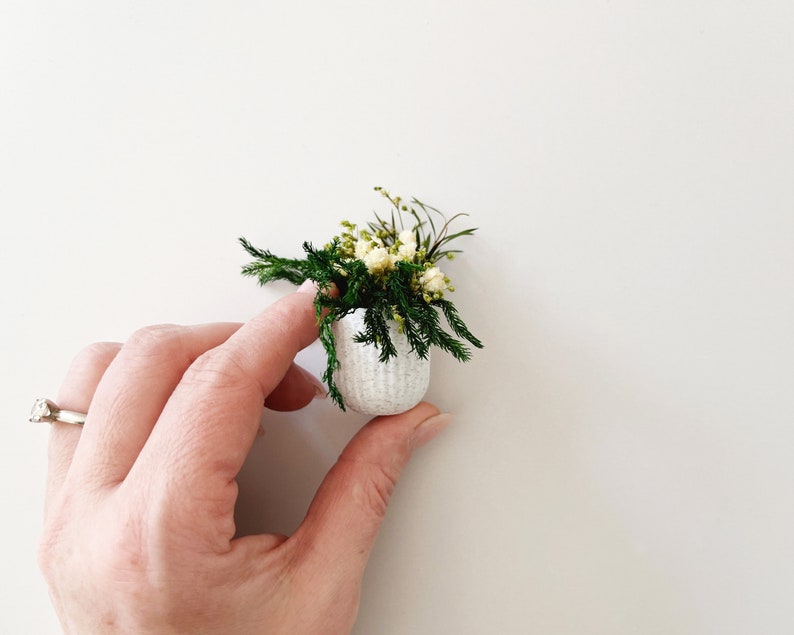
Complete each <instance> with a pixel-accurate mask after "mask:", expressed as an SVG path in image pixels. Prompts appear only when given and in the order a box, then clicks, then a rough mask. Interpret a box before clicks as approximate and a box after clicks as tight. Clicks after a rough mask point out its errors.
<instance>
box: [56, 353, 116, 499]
mask: <svg viewBox="0 0 794 635" xmlns="http://www.w3.org/2000/svg"><path fill="white" fill-rule="evenodd" d="M119 350H121V344H119V343H117V342H99V343H97V344H92V345H90V346H87V347H86V348H84V349H83V350H82V351H81V352H80V353H79V354H78V355H77V356H76V357H75V358H74V361H73V362H72V365H71V366H70V368H69V372H68V373H67V374H66V378H65V379H64V381H63V384H61V388H60V390H59V391H58V400H57V403H58V406H59V407H61V408H64V409H65V410H76V411H77V412H88V408H89V406H90V405H91V401H92V399H93V398H94V393H95V392H96V388H97V386H98V385H99V381H100V379H102V376H103V375H104V374H105V371H106V370H107V369H108V366H110V363H111V362H112V361H113V360H114V359H115V358H116V355H117V354H118V352H119ZM50 425H51V428H50V440H49V450H48V462H49V469H48V470H47V495H46V503H45V505H46V507H45V508H49V506H50V504H51V502H52V500H53V499H54V498H55V496H57V494H58V492H59V491H60V489H61V486H62V485H63V482H64V480H65V479H66V474H67V472H68V471H69V467H70V466H71V464H72V457H73V456H74V452H75V449H76V448H77V444H78V442H79V441H80V435H81V431H82V426H79V425H74V424H70V423H61V422H59V421H55V422H53V423H52V424H50Z"/></svg>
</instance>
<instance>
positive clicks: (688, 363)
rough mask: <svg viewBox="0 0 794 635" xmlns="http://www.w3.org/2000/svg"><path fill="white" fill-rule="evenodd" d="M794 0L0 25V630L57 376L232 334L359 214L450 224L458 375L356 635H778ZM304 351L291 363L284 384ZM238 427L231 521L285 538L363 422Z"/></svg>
mask: <svg viewBox="0 0 794 635" xmlns="http://www.w3.org/2000/svg"><path fill="white" fill-rule="evenodd" d="M793 7H794V5H792V3H790V2H787V1H781V2H772V1H769V2H761V3H759V2H736V1H734V2H691V1H686V2H684V1H673V2H664V3H661V2H656V3H652V2H627V1H624V0H620V1H617V0H613V1H611V2H610V1H599V2H583V1H578V2H574V1H571V2H551V1H547V2H528V1H526V0H524V1H520V2H519V1H517V2H507V1H495V2H475V1H457V2H452V1H449V2H444V1H433V0H431V1H427V0H425V1H422V2H418V1H412V0H409V1H402V2H380V1H375V2H373V1H369V2H364V1H347V2H318V1H312V2H295V3H288V2H279V3H265V2H261V3H259V2H235V3H231V2H225V3H220V2H217V3H216V2H206V1H193V2H181V1H180V2H160V1H158V2H153V1H141V2H106V1H99V0H95V1H86V0H82V1H77V2H71V3H55V2H31V1H30V0H5V1H4V2H3V3H2V4H1V5H0V214H2V229H1V230H0V241H1V243H2V249H0V276H2V278H1V279H0V285H1V286H0V290H1V291H0V294H1V297H2V300H0V301H1V302H2V320H3V322H2V326H3V329H2V332H3V335H2V344H1V345H2V350H1V352H2V368H1V369H0V372H1V373H2V374H1V375H0V391H2V393H1V394H2V404H0V406H2V413H3V417H4V424H5V427H4V430H5V432H4V435H3V443H2V445H0V488H2V490H1V492H2V500H3V517H2V528H1V529H0V537H2V551H1V557H2V561H1V562H0V570H2V575H1V576H0V605H1V606H0V632H2V633H15V634H16V633H51V632H57V622H56V619H55V617H54V614H53V612H52V609H51V608H50V605H49V601H48V598H47V592H46V589H45V586H44V584H43V582H42V581H41V579H40V576H39V574H38V571H37V568H36V565H35V556H34V552H35V543H36V540H37V536H38V532H39V530H40V526H41V520H40V513H41V507H42V501H43V486H44V475H45V468H46V442H47V431H46V426H45V427H36V426H34V425H33V424H27V423H26V413H27V411H28V408H29V405H30V403H31V402H32V401H33V398H34V397H36V396H39V395H44V396H53V395H54V394H55V393H56V392H57V389H58V385H59V382H60V379H61V377H62V376H63V374H64V372H65V371H66V368H67V367H68V364H69V361H70V359H71V357H72V356H73V354H74V353H75V352H76V351H77V350H79V349H80V348H81V347H82V346H83V345H84V344H87V343H89V342H91V341H95V340H103V339H105V340H106V339H110V340H123V339H124V338H126V337H127V336H128V335H129V334H130V333H131V332H132V331H133V330H134V329H135V328H136V327H138V326H141V325H144V324H148V323H158V322H184V323H195V322H204V321H211V320H244V319H246V318H247V317H248V316H251V315H252V314H254V313H255V312H256V311H257V310H259V309H260V308H262V307H264V306H266V305H267V304H269V303H270V302H272V301H273V300H275V299H276V298H277V297H279V296H280V295H282V294H283V293H286V292H287V291H288V288H287V287H286V286H278V285H277V286H275V287H273V288H271V289H269V290H264V291H263V290H260V289H258V288H257V287H256V286H255V284H254V283H253V282H252V281H250V280H246V279H243V278H242V277H241V276H239V274H238V270H239V266H240V265H241V264H242V263H243V262H245V261H246V258H245V254H244V253H243V252H242V250H241V249H240V248H239V246H238V245H237V243H236V239H237V237H238V236H240V235H245V236H247V237H249V238H250V239H251V240H252V241H253V242H255V243H256V244H259V245H260V246H263V247H270V248H271V249H273V250H274V251H275V252H277V253H282V254H285V255H290V254H294V255H298V254H299V252H300V250H299V246H300V244H301V242H302V241H304V240H313V241H316V242H323V241H325V240H326V239H327V238H329V237H330V236H331V235H333V234H334V233H335V232H336V230H337V222H338V220H340V219H342V218H349V219H351V220H354V221H366V220H369V218H370V214H371V211H372V210H373V209H377V208H379V206H380V205H381V200H380V199H379V198H378V197H377V196H376V195H375V194H374V193H373V192H372V190H371V188H372V186H374V185H385V186H388V187H389V188H390V189H392V190H393V191H394V192H395V193H401V194H403V195H404V196H410V195H416V196H418V197H420V198H423V199H425V200H427V201H428V202H430V203H432V204H435V205H436V206H438V207H440V208H441V209H443V210H446V211H449V212H455V211H467V212H469V213H470V214H471V220H472V223H473V224H475V225H478V226H479V228H480V229H479V231H478V233H477V237H476V238H473V239H467V242H466V244H465V245H461V246H463V247H464V248H465V250H466V253H465V254H464V256H463V257H462V258H460V259H458V260H456V261H455V262H454V263H453V264H452V265H450V267H449V274H450V276H451V277H452V278H453V281H454V283H455V285H456V287H457V289H458V290H457V292H456V294H455V296H454V297H455V300H456V302H457V304H458V307H459V309H460V310H461V313H462V315H463V317H464V318H465V319H466V321H467V323H468V324H469V326H470V327H471V328H472V330H473V331H474V332H475V333H476V334H478V335H480V336H481V337H482V339H483V340H484V341H485V343H486V346H487V347H486V349H485V350H484V351H482V352H480V353H478V354H477V355H476V356H475V359H474V361H473V362H472V363H471V364H469V365H465V366H464V365H459V364H457V363H456V362H454V361H452V360H450V359H448V358H444V357H443V356H442V355H437V356H436V359H435V361H434V370H433V379H432V387H431V390H430V394H429V398H431V399H432V400H434V401H435V402H437V403H438V404H439V405H440V406H441V407H442V409H444V410H449V411H452V412H454V413H457V417H456V419H455V421H454V422H453V425H452V426H451V427H450V428H449V429H448V430H447V431H446V432H445V433H444V435H443V436H441V437H439V438H438V439H437V440H436V441H434V442H433V443H432V444H431V445H429V446H427V447H426V448H423V449H422V450H421V452H419V453H418V454H417V455H416V456H415V458H414V461H413V462H412V463H411V465H410V466H409V469H408V471H407V472H406V474H405V476H404V478H403V480H402V481H401V483H400V486H399V488H398V490H397V492H396V495H395V498H394V500H393V504H392V506H391V508H390V510H389V515H388V518H387V521H386V523H385V525H384V528H383V531H382V533H381V535H380V538H379V541H378V544H377V546H376V550H375V552H374V554H373V557H372V560H371V562H370V566H369V569H368V571H367V575H366V579H365V588H364V594H363V604H362V609H361V614H360V619H359V622H358V625H357V627H356V629H355V633H357V634H358V635H370V634H374V635H404V634H408V633H410V634H421V635H429V634H437V633H443V634H447V633H450V634H452V633H455V634H479V633H510V634H524V633H544V634H545V633H553V634H557V633H560V634H562V633H576V634H579V633H587V634H589V633H604V634H606V633H609V634H623V633H625V634H634V633H644V634H648V633H676V634H681V633H708V634H711V633H714V634H720V635H723V634H726V633H727V634H732V633H736V634H740V633H741V634H745V633H765V634H776V633H791V632H793V631H794V616H793V614H792V611H791V595H792V590H794V545H793V542H792V536H794V504H793V503H792V501H793V500H794V498H793V496H792V489H793V488H794V465H793V464H792V459H791V455H792V448H794V390H792V384H793V383H794V364H793V363H792V357H793V356H794V329H793V328H792V325H793V324H794V255H793V254H794V251H793V249H792V248H794V44H793V43H792V42H793V41H794V40H793V36H794V33H793V31H794V8H793ZM320 352H321V351H319V350H317V348H316V347H315V348H312V349H310V350H308V351H306V352H305V353H304V354H302V357H301V359H302V360H303V362H304V363H305V364H307V365H308V366H309V367H310V368H312V369H313V370H315V371H317V370H319V369H320V367H321V365H322V361H323V360H322V356H321V354H320ZM363 420H364V419H363V417H360V416H357V415H340V414H338V413H337V412H336V411H335V410H334V408H333V406H332V405H331V404H330V403H315V404H313V405H312V406H310V407H309V408H308V409H307V410H306V411H305V413H302V414H300V415H292V416H283V415H282V416H269V417H268V419H267V422H266V426H267V428H268V435H267V436H266V437H265V438H264V439H260V440H257V442H256V444H255V446H254V449H253V452H252V456H251V457H250V460H249V462H248V464H247V465H246V467H245V470H244V473H243V474H242V476H241V480H242V505H243V508H244V509H243V514H242V515H243V521H242V522H243V524H244V525H245V526H246V527H247V528H248V529H256V528H261V529H270V530H276V531H290V530H291V529H292V528H294V527H295V525H296V524H297V523H298V522H299V520H300V518H301V515H302V514H303V512H304V511H305V508H306V506H307V504H308V501H309V499H310V497H311V494H312V493H313V491H314V488H315V487H316V485H317V483H318V482H319V479H320V478H321V476H322V474H323V473H324V472H325V470H326V469H327V468H328V466H329V465H330V464H331V463H332V461H333V460H334V458H335V457H336V455H337V454H338V452H339V451H340V449H341V448H342V447H343V445H344V443H345V441H346V440H347V439H348V438H349V437H350V436H351V435H352V434H353V432H354V431H355V430H356V429H357V427H359V426H360V425H361V423H362V422H363Z"/></svg>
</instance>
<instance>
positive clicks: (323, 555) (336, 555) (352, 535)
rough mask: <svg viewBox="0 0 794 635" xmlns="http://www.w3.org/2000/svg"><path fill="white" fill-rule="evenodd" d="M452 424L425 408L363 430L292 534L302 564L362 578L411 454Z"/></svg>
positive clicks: (376, 421)
mask: <svg viewBox="0 0 794 635" xmlns="http://www.w3.org/2000/svg"><path fill="white" fill-rule="evenodd" d="M451 419H452V415H450V414H440V413H439V411H438V408H436V407H435V406H433V405H432V404H429V403H424V402H423V403H420V404H419V405H417V406H415V407H414V408H412V409H411V410H409V411H408V412H404V413H402V414H398V415H391V416H388V417H377V418H376V419H373V420H372V421H370V422H369V423H368V424H367V425H365V426H364V427H363V428H362V429H361V430H359V432H358V433H357V434H356V435H355V436H354V437H353V439H352V440H351V441H350V443H348V445H347V447H346V448H345V449H344V451H343V452H342V454H341V455H340V457H339V459H338V460H337V462H336V464H335V465H334V466H333V467H332V468H331V470H330V471H329V472H328V475H327V476H326V477H325V480H324V481H323V483H322V485H320V488H319V489H318V490H317V494H316V495H315V497H314V500H313V501H312V504H311V506H310V507H309V511H308V512H307V514H306V518H305V520H304V521H303V523H302V524H301V526H300V527H299V528H298V530H297V531H296V532H295V534H293V539H295V540H296V541H297V542H299V543H302V544H301V545H300V547H299V552H300V553H302V554H304V558H306V559H315V560H319V562H315V563H314V564H316V566H317V567H320V569H319V570H321V571H322V570H325V571H334V573H335V574H336V575H339V577H340V579H349V576H356V575H358V576H359V577H360V575H361V574H362V573H363V571H364V567H365V566H366V564H367V559H368V558H369V554H370V551H371V550H372V546H373V544H374V543H375V537H376V536H377V534H378V530H379V529H380V525H381V521H382V520H383V517H384V515H385V514H386V507H387V506H388V504H389V499H390V498H391V494H392V492H393V491H394V488H395V486H396V485H397V480H398V479H399V477H400V474H401V473H402V470H403V468H404V467H405V465H406V464H407V463H408V460H409V459H410V458H411V453H412V452H413V450H415V449H416V448H418V447H420V446H422V445H424V444H425V443H427V442H428V441H430V440H431V439H432V438H433V437H435V436H436V435H437V434H438V433H439V432H441V430H443V429H444V427H446V425H447V424H448V423H449V421H450V420H451ZM311 568H313V567H311Z"/></svg>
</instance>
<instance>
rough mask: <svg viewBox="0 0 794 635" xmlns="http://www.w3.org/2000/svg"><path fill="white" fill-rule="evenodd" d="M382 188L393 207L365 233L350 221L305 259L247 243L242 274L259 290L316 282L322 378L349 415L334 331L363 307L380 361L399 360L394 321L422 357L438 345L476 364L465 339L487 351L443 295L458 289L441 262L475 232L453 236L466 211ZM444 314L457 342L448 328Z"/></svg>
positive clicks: (360, 338)
mask: <svg viewBox="0 0 794 635" xmlns="http://www.w3.org/2000/svg"><path fill="white" fill-rule="evenodd" d="M375 189H376V190H377V191H379V192H380V193H381V194H382V195H383V196H384V197H385V198H387V199H388V200H389V202H390V203H391V207H392V209H391V211H390V214H389V217H388V218H385V219H384V218H381V217H380V216H379V215H378V214H377V213H376V214H375V219H376V220H375V222H371V223H368V225H367V229H362V230H359V229H358V228H357V226H356V225H354V224H352V223H350V222H348V221H343V222H342V227H343V231H342V233H341V235H340V236H335V237H334V238H333V239H332V240H331V241H330V242H329V243H328V244H326V245H325V246H324V247H323V248H316V247H314V246H313V245H312V244H311V243H309V242H306V243H304V244H303V250H304V252H305V253H306V256H305V257H304V258H302V259H296V258H281V257H279V256H276V255H275V254H273V253H271V252H270V251H267V250H263V249H259V248H257V247H254V246H253V245H252V244H251V243H250V242H249V241H247V240H246V239H245V238H240V243H241V244H242V246H243V247H244V248H245V250H246V251H247V252H248V253H249V254H250V255H251V256H252V257H253V258H254V260H253V261H252V262H250V263H248V264H246V265H244V266H243V269H242V273H243V275H245V276H251V277H254V278H256V279H257V281H258V282H259V284H260V285H265V284H267V283H268V282H271V281H273V280H287V281H289V282H291V283H293V284H296V285H297V284H301V283H302V282H303V281H305V280H313V281H315V282H316V283H317V285H318V291H317V294H316V296H315V298H314V306H315V309H316V314H317V322H318V325H319V339H320V342H321V343H322V345H323V348H324V349H325V352H326V355H327V359H328V363H327V365H326V369H325V372H324V374H323V380H324V381H325V382H326V383H327V384H328V390H329V394H330V396H331V398H332V399H333V400H334V402H335V403H336V404H337V405H339V407H340V408H342V410H344V409H345V406H344V401H343V399H342V395H341V394H340V393H339V390H338V389H337V386H336V383H335V382H334V377H333V375H334V371H336V370H337V369H338V368H339V366H340V363H339V360H338V359H337V356H336V342H335V339H334V334H333V331H332V329H331V326H332V324H333V323H334V322H335V321H336V320H340V319H342V318H343V317H345V316H346V315H348V314H349V313H352V312H353V311H355V310H356V309H360V308H363V309H365V313H364V328H363V330H362V331H361V332H360V333H358V334H357V335H356V336H355V338H354V339H355V341H356V342H359V343H362V344H373V345H374V346H376V347H377V348H379V350H380V354H379V359H380V361H381V362H387V361H388V360H389V359H390V358H391V357H395V356H396V355H397V350H396V348H395V346H394V343H393V342H392V340H391V337H390V335H389V321H390V320H394V321H396V322H397V324H398V328H399V330H400V332H402V333H404V334H405V335H406V338H407V339H408V342H409V344H410V346H411V348H412V350H413V351H414V352H415V353H416V354H417V355H418V356H419V357H420V358H422V359H425V358H427V356H428V354H429V351H430V348H431V347H432V346H436V347H438V348H440V349H442V350H444V351H447V352H448V353H450V354H451V355H452V356H453V357H455V359H457V360H459V361H462V362H466V361H469V359H471V351H470V349H469V348H468V347H467V346H466V344H465V343H464V342H467V343H468V344H470V345H472V346H474V347H476V348H482V346H483V345H482V342H480V340H478V339H477V338H476V337H475V336H474V335H472V333H471V332H470V331H469V330H468V328H467V327H466V325H465V324H464V322H463V320H462V319H461V318H460V315H459V314H458V312H457V309H456V308H455V306H454V304H453V303H452V302H450V301H449V300H448V299H445V298H444V292H445V291H454V288H453V287H452V286H451V285H450V284H449V278H447V277H446V276H444V274H443V273H442V272H441V271H440V269H439V268H438V267H437V266H436V263H437V262H438V261H439V260H440V259H442V258H448V259H452V258H453V257H454V254H455V253H460V250H454V249H449V243H450V242H451V241H452V240H454V239H456V238H460V237H462V236H471V235H473V233H474V232H475V231H476V228H474V229H465V230H462V231H458V232H456V233H452V234H451V233H450V232H449V228H450V225H451V223H452V222H453V221H454V220H455V219H457V218H459V217H461V216H465V214H456V215H455V216H453V217H452V218H450V219H449V220H447V219H446V218H445V217H444V215H443V214H442V213H441V212H440V211H438V210H437V209H435V208H434V207H431V206H429V205H426V204H424V203H421V202H420V201H418V200H417V199H415V198H414V199H412V200H411V203H410V204H408V205H406V204H403V203H402V200H401V199H400V197H392V196H391V195H390V194H389V193H388V192H386V191H385V190H383V189H382V188H375ZM395 212H396V215H395ZM406 220H407V223H408V224H406ZM398 223H399V226H398ZM436 223H438V225H436ZM437 227H438V229H437ZM439 312H440V313H441V314H443V315H444V318H445V320H446V322H447V325H448V326H449V328H450V329H451V331H452V333H453V334H454V337H453V335H450V334H449V333H447V332H446V331H445V330H444V328H443V327H442V326H441V320H440V316H439Z"/></svg>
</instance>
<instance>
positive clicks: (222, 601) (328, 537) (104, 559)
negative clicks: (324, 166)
mask: <svg viewBox="0 0 794 635" xmlns="http://www.w3.org/2000/svg"><path fill="white" fill-rule="evenodd" d="M313 294H314V289H313V288H311V287H307V286H304V287H302V288H301V289H300V290H299V291H298V292H297V293H294V294H292V295H290V296H287V297H285V298H283V299H282V300H280V301H278V302H276V303H275V304H273V305H272V306H271V307H269V308H268V309H267V310H265V311H264V312H263V313H261V314H259V315H258V316H256V317H255V318H253V319H252V320H250V321H249V322H247V323H246V324H210V325H202V326H193V327H176V326H160V327H151V328H147V329H142V330H141V331H139V332H137V333H136V334H135V335H134V336H133V337H132V338H130V340H129V341H128V342H127V343H125V344H124V345H121V344H113V343H103V344H96V345H93V346H90V347H88V348H87V349H85V350H84V351H83V352H82V353H81V354H80V355H78V357H77V358H76V359H75V361H74V363H73V365H72V367H71V369H70V370H69V372H68V374H67V376H66V378H65V380H64V382H63V385H62V387H61V391H60V393H59V395H58V400H57V403H58V405H59V406H60V407H62V408H64V409H69V410H77V411H82V412H88V413H89V414H88V419H87V421H86V424H85V426H84V427H83V428H81V427H80V426H75V425H69V424H64V423H57V422H56V423H54V424H52V430H51V436H50V449H49V474H48V483H47V502H46V512H45V528H44V532H43V535H42V539H41V543H40V548H39V562H40V565H41V568H42V571H43V572H44V575H45V578H46V579H47V582H48V584H49V587H50V591H51V596H52V600H53V603H54V605H55V608H56V611H57V613H58V616H59V618H60V620H61V623H62V625H63V629H64V631H65V632H66V633H81V634H82V633H135V634H137V635H140V634H143V633H158V634H163V633H180V634H184V633H223V634H230V633H268V634H281V633H283V634H288V633H289V634H292V635H295V634H298V635H303V634H307V635H310V634H314V633H318V634H319V633H322V634H324V635H330V634H335V633H348V632H349V631H350V629H351V628H352V625H353V623H354V621H355V618H356V614H357V611H358V606H359V595H360V588H361V580H362V576H363V573H364V568H365V566H366V563H367V559H368V558H369V554H370V552H371V550H372V547H373V544H374V541H375V537H376V535H377V533H378V529H379V527H380V525H381V521H382V519H383V517H384V514H385V513H386V507H387V505H388V502H389V497H390V496H391V493H392V491H393V489H394V487H395V485H396V483H397V480H398V478H399V476H400V473H401V472H402V470H403V468H404V467H405V465H406V464H407V462H408V460H409V458H410V456H411V453H412V452H413V450H415V449H416V448H418V447H419V446H421V445H423V444H424V443H426V442H427V441H429V440H430V439H431V438H433V437H434V436H435V435H436V434H438V432H440V431H441V430H442V429H443V428H444V427H445V426H446V424H447V423H448V422H449V419H450V416H449V415H447V414H441V413H439V410H438V409H437V408H436V407H435V406H433V405H431V404H429V403H421V404H419V405H418V406H416V407H415V408H413V409H412V410H410V411H408V412H406V413H404V414H400V415H394V416H390V417H379V418H377V419H374V420H372V421H371V422H370V423H368V424H367V425H366V426H364V427H363V428H362V429H361V431H360V432H358V433H357V434H356V435H355V437H354V438H353V439H352V440H351V441H350V443H349V444H348V446H347V447H346V448H345V450H344V451H343V452H342V454H341V456H340V457H339V459H338V461H337V463H336V464H335V465H334V467H333V468H332V469H331V470H330V471H329V473H328V475H327V476H326V478H325V480H324V481H323V483H322V485H321V486H320V488H319V490H318V491H317V494H316V496H315V498H314V500H313V502H312V504H311V506H310V507H309V510H308V512H307V514H306V517H305V519H304V521H303V523H302V524H301V525H300V527H299V528H298V529H297V530H296V531H295V533H294V534H293V535H292V536H289V537H287V536H283V535H276V534H263V535H256V536H245V537H242V538H235V523H234V506H235V502H236V500H237V480H236V477H237V474H238V472H239V470H240V468H241V467H242V464H243V461H244V460H245V457H246V455H247V454H248V451H249V449H250V447H251V445H252V443H253V442H254V438H255V437H256V435H257V431H258V430H259V426H260V421H261V417H262V411H263V408H262V404H263V402H264V403H265V405H266V406H267V407H268V408H272V409H276V410H298V409H300V408H302V407H303V406H305V405H306V404H308V403H309V402H310V401H311V400H312V399H313V398H314V397H315V396H316V394H317V385H318V382H317V380H316V379H314V378H312V377H311V376H310V375H308V373H306V371H304V370H303V369H301V368H299V367H298V366H297V365H295V364H294V363H293V359H294V357H295V355H296V354H297V353H298V351H300V350H301V349H303V348H305V347H306V346H308V345H309V344H310V343H311V342H312V341H314V339H315V338H316V337H317V326H316V321H315V317H314V307H313V304H312V298H313ZM89 406H90V408H89ZM263 442H267V437H265V439H263Z"/></svg>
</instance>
